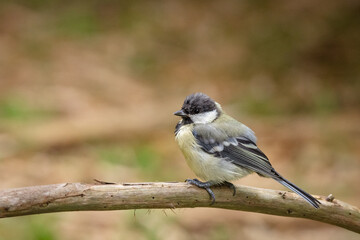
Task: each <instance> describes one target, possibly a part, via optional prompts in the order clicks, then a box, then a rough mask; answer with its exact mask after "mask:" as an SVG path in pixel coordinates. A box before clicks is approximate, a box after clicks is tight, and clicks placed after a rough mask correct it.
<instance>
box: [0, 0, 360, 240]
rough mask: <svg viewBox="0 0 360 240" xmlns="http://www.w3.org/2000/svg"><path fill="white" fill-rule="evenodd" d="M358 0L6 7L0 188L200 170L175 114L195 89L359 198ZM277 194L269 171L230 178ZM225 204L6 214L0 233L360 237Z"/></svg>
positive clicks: (307, 179) (314, 177) (283, 167)
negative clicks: (191, 163)
mask: <svg viewBox="0 0 360 240" xmlns="http://www.w3.org/2000/svg"><path fill="white" fill-rule="evenodd" d="M359 12H360V2H359V1H355V0H353V1H351V0H348V1H325V0H319V1H307V0H305V1H271V2H269V1H251V0H245V1H110V0H103V1H93V0H88V1H66V2H64V1H60V0H51V1H43V0H15V1H7V0H3V1H1V2H0V173H1V174H0V188H1V189H6V188H16V187H25V186H31V185H41V184H53V183H65V182H86V183H92V182H93V179H94V178H96V179H99V180H103V181H109V182H119V183H121V182H140V181H183V180H184V179H186V178H192V177H194V174H193V173H192V172H191V170H190V169H189V168H188V167H187V166H186V163H185V161H184V158H183V156H182V154H181V152H180V150H179V149H178V147H177V145H176V143H175V141H174V139H173V138H174V134H173V131H174V127H175V124H176V123H177V121H178V120H179V119H178V118H176V117H175V116H173V115H172V113H173V112H175V111H176V110H178V109H179V108H180V107H181V105H182V102H183V100H184V98H185V96H186V95H188V94H191V93H194V92H197V91H201V92H204V93H206V94H208V95H210V96H211V97H212V98H214V99H215V100H216V101H218V102H220V103H221V104H222V106H223V108H224V109H225V111H226V112H227V113H229V114H231V115H232V116H234V117H235V118H236V119H238V120H240V121H242V122H243V123H245V124H247V125H248V126H249V127H251V128H252V129H253V130H254V131H255V132H256V133H257V137H258V139H259V140H258V145H259V146H260V148H261V149H262V150H263V151H264V152H265V153H266V154H267V155H268V157H269V158H270V160H271V161H272V163H273V165H274V167H275V168H276V169H277V170H278V171H279V172H280V173H282V174H283V175H284V176H285V177H287V178H288V179H290V180H291V181H292V182H294V183H296V184H297V185H298V186H300V187H302V188H304V189H305V190H307V191H308V192H310V193H314V194H319V195H325V196H327V195H328V194H330V193H332V194H333V195H334V196H335V198H338V199H341V200H343V201H346V202H348V203H350V204H353V205H357V206H359V199H360V188H359V180H360V179H359V176H360V175H359V173H360V161H359V156H360V127H359V122H360V112H359V109H360V79H359V77H360V57H359V56H360V31H359V27H360V14H359ZM236 184H243V185H249V186H255V187H263V188H271V189H281V190H285V189H284V187H282V186H281V185H279V184H278V183H276V182H275V181H272V180H270V179H264V178H259V177H258V176H257V175H255V174H254V176H248V177H246V178H244V179H241V180H239V181H237V182H236ZM356 237H358V235H356V234H354V233H352V232H349V231H347V230H344V229H341V228H338V227H335V226H330V225H327V224H322V223H318V222H314V221H310V220H303V219H293V218H285V217H275V216H268V215H262V214H257V213H247V212H238V211H228V210H219V209H205V208H204V209H176V210H174V211H170V210H151V211H147V210H137V211H113V212H72V213H55V214H45V215H38V216H26V217H17V218H11V219H3V220H1V221H0V239H1V240H3V239H41V240H54V239H89V240H95V239H174V240H176V239H199V240H200V239H214V240H216V239H224V240H225V239H254V240H257V239H267V240H271V239H309V238H316V239H320V240H321V239H327V240H329V239H330V240H331V239H356Z"/></svg>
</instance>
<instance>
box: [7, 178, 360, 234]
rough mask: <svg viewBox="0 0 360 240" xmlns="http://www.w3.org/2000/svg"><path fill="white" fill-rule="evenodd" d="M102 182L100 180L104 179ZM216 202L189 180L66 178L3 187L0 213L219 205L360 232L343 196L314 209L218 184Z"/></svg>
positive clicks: (283, 196)
mask: <svg viewBox="0 0 360 240" xmlns="http://www.w3.org/2000/svg"><path fill="white" fill-rule="evenodd" d="M99 183H100V184H99ZM213 190H214V193H215V195H216V203H215V204H214V205H212V206H210V205H209V204H210V199H209V196H208V193H207V192H206V191H204V190H202V189H199V188H197V187H194V186H192V185H190V184H187V183H165V182H157V183H124V184H107V183H104V182H98V184H83V183H65V184H54V185H44V186H33V187H25V188H16V189H7V190H2V191H0V218H5V217H14V216H22V215H29V214H39V213H51V212H66V211H89V210H98V211H104V210H124V209H144V208H145V209H149V208H172V209H174V208H194V207H214V208H225V209H233V210H241V211H249V212H258V213H265V214H272V215H279V216H287V217H298V218H307V219H312V220H316V221H320V222H325V223H329V224H332V225H337V226H339V227H343V228H346V229H349V230H351V231H354V232H357V233H360V210H359V209H358V208H356V207H354V206H351V205H349V204H347V203H344V202H342V201H339V200H336V199H335V200H332V199H331V200H328V201H326V200H325V198H324V197H317V199H319V200H320V201H321V206H320V209H315V208H313V207H312V206H311V205H309V204H308V203H307V202H305V201H304V200H303V199H302V198H301V197H299V196H298V195H296V194H294V193H291V192H286V191H278V190H269V189H261V188H254V187H246V186H237V188H236V191H237V194H236V196H232V191H231V190H229V189H227V188H223V187H218V188H214V189H213Z"/></svg>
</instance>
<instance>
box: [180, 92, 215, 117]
mask: <svg viewBox="0 0 360 240" xmlns="http://www.w3.org/2000/svg"><path fill="white" fill-rule="evenodd" d="M215 109H216V104H215V101H214V100H212V99H211V98H210V97H209V96H207V95H206V94H204V93H194V94H191V95H189V96H187V97H186V98H185V101H184V104H183V106H182V108H181V110H180V111H178V112H176V113H175V115H178V116H184V115H194V114H198V113H204V112H210V111H213V110H215Z"/></svg>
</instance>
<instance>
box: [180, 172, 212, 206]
mask: <svg viewBox="0 0 360 240" xmlns="http://www.w3.org/2000/svg"><path fill="white" fill-rule="evenodd" d="M185 182H187V183H190V184H191V185H194V186H197V187H199V188H203V189H205V190H206V191H207V192H208V194H209V195H210V199H211V203H210V205H213V204H214V203H215V194H214V192H213V191H212V190H211V188H210V187H212V186H214V184H212V183H210V182H201V181H199V180H198V179H196V178H194V179H186V180H185Z"/></svg>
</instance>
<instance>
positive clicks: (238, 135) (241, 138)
mask: <svg viewBox="0 0 360 240" xmlns="http://www.w3.org/2000/svg"><path fill="white" fill-rule="evenodd" d="M239 127H242V128H243V129H240V130H239V131H235V132H234V131H232V133H231V134H230V133H229V131H226V128H219V127H217V126H216V125H214V124H213V125H211V124H206V125H205V124H202V125H196V126H195V127H194V129H193V134H194V136H195V138H196V140H197V143H198V144H199V145H200V146H201V148H202V149H203V150H204V151H205V152H207V153H209V154H212V155H215V156H217V157H222V158H224V159H225V160H227V161H230V162H232V163H233V164H235V165H238V166H241V167H244V168H247V169H249V170H251V171H254V172H256V173H258V174H259V175H261V176H267V177H273V178H274V177H275V178H276V177H277V176H278V174H277V173H276V171H275V170H274V168H273V167H272V166H271V164H270V162H269V159H268V158H267V156H266V155H265V154H264V153H263V152H262V151H261V150H260V149H259V148H258V147H257V146H256V143H255V142H254V141H253V140H251V139H250V138H249V133H248V132H247V131H251V130H250V129H249V128H248V127H246V126H245V125H243V124H242V125H241V126H240V125H239ZM251 134H253V133H252V131H251ZM251 134H250V135H251ZM252 139H256V138H255V136H254V137H253V138H252Z"/></svg>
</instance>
